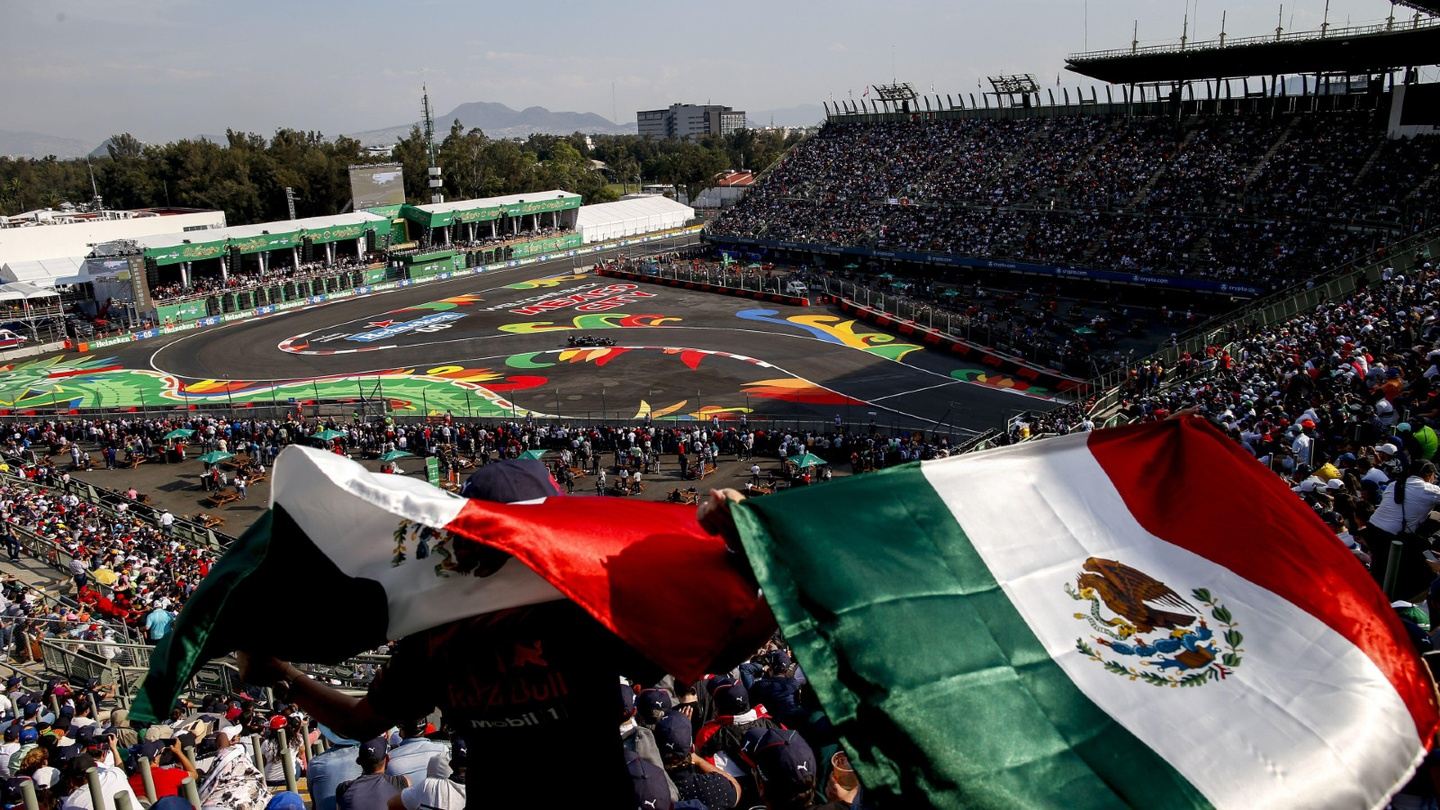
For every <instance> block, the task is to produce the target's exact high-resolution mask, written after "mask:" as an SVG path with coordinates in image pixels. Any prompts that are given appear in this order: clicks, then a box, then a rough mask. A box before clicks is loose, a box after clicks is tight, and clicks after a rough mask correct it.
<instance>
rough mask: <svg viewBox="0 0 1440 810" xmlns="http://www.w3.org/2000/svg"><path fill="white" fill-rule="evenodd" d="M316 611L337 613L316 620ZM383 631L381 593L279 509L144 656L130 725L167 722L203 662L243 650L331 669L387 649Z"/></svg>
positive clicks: (204, 583)
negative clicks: (145, 666) (146, 662)
mask: <svg viewBox="0 0 1440 810" xmlns="http://www.w3.org/2000/svg"><path fill="white" fill-rule="evenodd" d="M317 605H336V606H338V607H337V608H336V609H335V610H333V611H330V612H328V613H327V612H325V611H323V610H322V611H319V612H318V613H317V612H316V606H317ZM388 623H389V607H388V600H387V599H386V596H385V589H384V588H383V587H381V585H380V583H378V582H376V581H374V580H371V579H364V578H361V577H352V576H350V575H348V574H346V573H345V572H344V571H342V570H341V569H340V567H339V566H338V565H337V564H336V563H335V561H334V560H331V559H330V558H329V557H326V556H325V554H324V552H322V551H321V550H320V549H319V548H317V547H316V545H315V544H314V543H313V542H312V541H311V540H310V538H309V537H308V536H307V535H306V534H305V532H304V531H303V530H302V529H301V528H300V526H299V525H298V524H296V523H295V520H294V519H293V518H291V517H290V514H289V513H288V512H286V511H285V508H284V507H283V506H281V505H279V504H277V505H275V506H274V508H272V509H271V510H270V511H268V512H266V513H265V514H264V515H263V516H262V517H261V518H260V520H258V521H256V522H255V525H253V526H251V527H250V530H249V531H247V532H245V534H244V535H242V536H241V537H240V538H239V539H238V540H236V541H235V543H234V544H233V545H231V547H230V549H229V550H228V551H226V552H225V555H224V556H223V557H221V558H220V559H219V560H217V561H216V563H215V566H214V568H212V569H211V570H210V573H209V574H208V575H207V576H206V577H205V579H203V580H201V581H200V585H199V587H197V588H196V589H195V592H194V593H193V594H191V595H190V598H189V599H188V600H187V601H186V602H185V609H184V610H182V611H180V616H179V617H178V618H176V620H175V625H174V627H173V628H172V629H171V632H170V635H168V636H166V637H165V639H164V640H162V641H161V642H160V643H159V644H157V645H156V647H155V650H154V652H153V653H152V654H151V657H150V671H149V672H148V673H147V674H146V676H145V683H144V684H143V686H142V687H141V691H140V694H139V695H138V696H137V697H136V700H135V705H134V707H133V708H132V710H131V712H130V717H131V719H132V720H135V721H136V722H140V723H153V722H156V721H158V720H159V719H162V718H166V717H169V715H170V707H171V706H173V705H174V704H175V700H176V699H177V698H178V697H179V695H180V693H181V691H182V690H184V688H185V686H186V685H187V684H189V683H190V679H191V678H193V677H195V673H196V672H198V671H199V669H200V667H202V666H204V665H205V662H206V661H208V660H209V659H211V658H215V657H218V656H222V655H225V654H226V653H229V652H232V651H234V650H242V649H243V650H254V651H256V652H263V653H270V654H273V655H277V656H279V657H281V658H285V659H288V660H291V661H303V662H310V663H324V664H335V663H339V662H341V661H343V660H345V659H346V658H349V657H350V656H352V655H355V654H356V653H360V652H363V651H365V650H367V649H371V648H374V647H378V646H379V645H381V644H383V643H385V640H386V638H385V636H386V632H385V631H386V627H387V625H388ZM302 629H310V630H319V631H320V632H315V633H310V632H301V630H302Z"/></svg>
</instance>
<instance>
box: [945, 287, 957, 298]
mask: <svg viewBox="0 0 1440 810" xmlns="http://www.w3.org/2000/svg"><path fill="white" fill-rule="evenodd" d="M941 294H942V295H944V296H945V297H946V298H954V297H955V296H957V295H959V294H960V291H959V290H957V289H955V288H954V287H947V288H946V289H945V292H943V293H941Z"/></svg>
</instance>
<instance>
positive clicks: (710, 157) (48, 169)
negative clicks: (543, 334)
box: [0, 121, 799, 224]
mask: <svg viewBox="0 0 1440 810" xmlns="http://www.w3.org/2000/svg"><path fill="white" fill-rule="evenodd" d="M798 140H799V136H798V135H791V136H788V137H787V136H785V135H783V134H781V133H779V132H769V131H751V130H741V131H739V132H736V133H732V134H730V135H727V136H723V137H721V136H711V137H707V138H704V139H701V140H696V141H657V140H647V139H644V138H641V137H639V136H637V135H593V136H589V138H588V139H587V136H585V135H582V134H580V133H575V134H573V135H566V136H556V135H532V136H530V137H529V138H528V139H526V140H523V141H520V140H510V139H492V138H488V137H486V135H485V133H483V132H481V131H480V130H479V129H469V130H466V129H465V128H464V127H462V126H461V125H460V122H459V121H455V122H454V123H453V124H452V125H451V127H450V130H449V132H448V133H447V134H446V135H445V136H444V138H443V139H442V140H440V142H439V143H437V144H436V150H437V152H438V157H439V160H440V165H441V166H442V167H443V169H444V179H445V197H446V199H474V198H479V197H495V196H500V195H504V194H519V193H523V192H527V191H541V190H546V189H552V188H559V189H564V190H566V191H571V192H574V193H577V194H580V195H581V196H582V197H584V200H585V203H586V204H591V203H598V202H609V201H611V200H615V199H617V198H618V197H619V196H620V194H621V193H622V192H624V191H627V190H629V191H635V190H638V189H636V188H635V187H634V185H635V184H636V183H638V182H641V181H643V182H644V183H647V184H648V183H661V184H674V185H676V186H679V187H683V188H684V189H686V190H687V191H688V192H689V194H690V195H691V197H692V198H693V197H694V195H695V194H697V193H698V192H699V191H700V189H702V188H705V187H706V186H708V185H709V184H710V182H711V180H712V179H713V177H714V176H715V175H716V174H717V173H719V172H721V171H724V170H726V169H741V168H743V169H751V170H754V171H759V170H761V169H763V168H765V167H766V166H769V165H770V164H771V163H773V162H774V161H775V160H776V159H777V158H778V157H779V156H780V155H781V154H783V153H784V152H785V150H786V149H788V148H790V147H791V146H792V145H794V143H795V142H797V141H798ZM427 152H428V150H427V148H426V144H425V138H424V135H423V134H422V133H421V131H420V128H419V127H415V128H413V129H411V131H410V133H409V134H408V135H406V136H405V137H403V138H401V139H400V140H399V141H398V142H397V143H396V144H395V147H394V150H393V153H392V154H391V155H381V156H375V155H371V154H369V153H368V152H367V151H366V150H365V149H364V148H363V147H362V146H361V144H360V142H359V141H357V140H355V139H354V138H349V137H346V136H343V135H342V136H339V137H336V138H326V137H325V136H323V135H322V134H320V133H318V132H302V131H299V130H293V129H281V130H278V131H277V132H276V133H275V134H274V135H273V136H271V137H270V138H268V139H267V138H265V137H264V136H261V135H257V134H253V133H248V132H237V131H234V130H229V131H227V132H226V133H225V138H224V142H223V143H217V142H214V141H210V140H204V139H195V140H180V141H172V142H170V143H164V144H146V143H142V142H141V141H140V140H139V139H137V138H135V137H134V136H132V135H130V134H128V133H124V134H120V135H116V136H114V137H112V138H111V139H110V140H109V141H108V142H107V145H106V150H105V154H104V155H101V156H97V157H92V158H90V159H86V158H76V159H68V160H61V159H58V158H56V157H53V156H51V157H46V158H39V159H35V158H6V157H0V213H5V214H11V215H13V214H16V213H20V212H23V211H30V210H34V209H37V208H55V207H58V206H59V205H60V204H61V203H65V202H71V203H76V204H80V203H83V202H87V201H89V200H90V199H91V197H92V196H93V195H94V194H95V193H98V194H99V195H100V196H101V198H102V199H103V200H104V203H105V207H106V208H114V209H120V208H148V207H156V206H181V207H190V208H206V209H215V210H221V211H224V212H225V217H226V221H227V222H229V223H231V224H246V223H255V222H266V221H271V220H280V219H285V218H287V217H288V216H289V213H288V208H287V203H286V200H285V188H286V187H287V186H288V187H291V188H293V189H294V190H295V193H296V195H297V199H296V201H295V210H296V215H297V216H301V217H306V216H321V215H327V214H335V213H338V212H340V211H342V210H346V206H347V205H349V203H350V180H349V173H348V168H349V167H350V166H352V165H361V164H373V163H385V162H391V161H395V162H399V163H400V164H402V165H403V167H404V170H405V194H406V197H407V199H408V200H409V201H410V202H412V203H423V202H428V201H429V198H430V192H429V189H428V188H427V186H426V168H427V166H428V165H429V158H428V155H427ZM592 161H602V162H603V164H604V166H603V167H597V166H596V165H595V164H594V163H593V162H592ZM627 186H628V188H627Z"/></svg>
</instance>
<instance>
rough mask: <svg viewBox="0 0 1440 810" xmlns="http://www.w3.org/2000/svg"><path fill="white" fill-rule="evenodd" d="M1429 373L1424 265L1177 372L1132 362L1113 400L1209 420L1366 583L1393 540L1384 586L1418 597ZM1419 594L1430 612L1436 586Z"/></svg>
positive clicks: (1439, 597) (1433, 317)
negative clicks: (1288, 489) (1340, 546)
mask: <svg viewBox="0 0 1440 810" xmlns="http://www.w3.org/2000/svg"><path fill="white" fill-rule="evenodd" d="M1437 380H1440V272H1437V270H1436V268H1435V267H1434V266H1433V265H1432V264H1430V263H1428V262H1427V263H1425V264H1423V265H1422V266H1420V267H1417V268H1415V269H1414V270H1412V271H1411V272H1409V273H1403V274H1402V273H1396V272H1393V271H1387V272H1386V273H1385V274H1384V276H1383V277H1382V279H1381V280H1380V281H1379V282H1378V283H1376V284H1374V285H1371V286H1367V287H1364V288H1361V289H1359V290H1357V291H1356V292H1354V293H1353V294H1351V295H1349V296H1348V297H1346V298H1344V299H1342V300H1339V301H1335V302H1331V303H1326V304H1322V305H1320V306H1319V307H1317V308H1316V309H1315V310H1314V311H1313V312H1308V313H1306V314H1304V315H1301V316H1298V317H1295V318H1293V319H1291V320H1289V321H1287V322H1284V323H1280V324H1276V325H1273V326H1269V327H1264V328H1253V329H1249V330H1247V331H1245V332H1244V333H1242V334H1239V335H1236V336H1235V338H1234V340H1232V341H1231V342H1229V343H1228V344H1226V345H1224V346H1222V345H1215V346H1211V347H1210V348H1209V349H1208V350H1207V351H1206V352H1205V355H1204V356H1203V357H1191V356H1188V355H1185V356H1182V357H1181V359H1180V361H1179V362H1178V363H1177V364H1176V367H1174V368H1162V367H1160V366H1159V365H1158V364H1153V363H1152V364H1149V365H1147V366H1145V367H1143V368H1138V369H1135V370H1133V371H1132V372H1131V374H1130V378H1129V380H1128V381H1127V382H1126V384H1125V386H1124V396H1125V400H1124V406H1125V410H1126V412H1127V413H1128V415H1130V416H1132V417H1134V418H1137V419H1141V420H1151V419H1163V418H1166V417H1168V416H1169V415H1171V414H1174V413H1176V412H1178V411H1182V410H1193V411H1194V412H1197V413H1199V414H1201V415H1203V416H1205V417H1207V418H1209V419H1211V420H1212V421H1213V422H1215V424H1217V425H1219V426H1220V427H1221V428H1222V429H1223V430H1225V431H1226V432H1227V433H1228V434H1229V435H1230V436H1232V437H1233V438H1234V439H1235V440H1236V441H1237V442H1239V443H1240V444H1241V445H1242V446H1243V447H1244V448H1245V449H1246V450H1247V451H1248V452H1249V453H1251V454H1253V455H1254V456H1255V457H1256V458H1258V459H1259V460H1260V461H1262V462H1263V463H1265V464H1267V465H1268V466H1270V467H1271V468H1272V469H1273V470H1275V471H1276V473H1277V474H1279V475H1281V476H1283V477H1284V478H1285V479H1286V480H1287V481H1288V482H1289V483H1290V485H1291V486H1292V487H1293V488H1294V489H1295V490H1296V492H1297V493H1298V494H1299V495H1300V497H1303V498H1304V499H1305V500H1306V502H1307V503H1309V504H1310V505H1311V506H1313V507H1314V508H1315V509H1316V511H1317V512H1318V513H1319V514H1320V515H1321V517H1323V518H1324V519H1325V520H1326V521H1327V522H1328V523H1329V524H1330V525H1331V526H1332V527H1334V529H1335V531H1336V533H1337V535H1339V537H1340V538H1341V540H1342V541H1343V542H1345V543H1346V544H1347V545H1349V546H1350V547H1351V548H1352V549H1354V550H1355V551H1356V553H1357V555H1360V556H1361V557H1362V559H1364V560H1365V561H1366V562H1367V563H1369V564H1370V565H1371V570H1372V573H1374V574H1375V575H1376V577H1377V579H1378V578H1380V577H1381V576H1383V574H1384V569H1385V558H1386V556H1387V554H1388V552H1389V549H1390V543H1391V542H1392V541H1393V540H1396V539H1399V540H1401V541H1402V542H1403V544H1404V548H1405V551H1404V556H1403V557H1402V565H1401V568H1400V581H1399V584H1398V586H1397V588H1396V590H1395V591H1394V594H1393V595H1394V596H1396V597H1397V598H1401V599H1416V600H1417V601H1423V600H1424V599H1425V598H1427V597H1426V596H1425V595H1424V594H1423V592H1424V591H1425V588H1426V586H1427V585H1429V584H1430V583H1431V581H1432V580H1433V579H1434V578H1435V574H1434V572H1433V571H1432V570H1431V567H1430V564H1429V563H1428V562H1427V561H1426V560H1425V559H1424V558H1423V556H1422V552H1423V551H1425V550H1428V549H1429V547H1430V540H1431V539H1432V538H1433V535H1434V530H1435V529H1436V528H1437V525H1436V524H1435V522H1434V521H1432V520H1431V511H1432V510H1433V509H1435V508H1436V507H1437V506H1440V487H1437V486H1435V485H1434V477H1435V476H1434V473H1435V467H1434V463H1435V457H1436V451H1437V446H1440V438H1437V434H1436V428H1435V426H1436V425H1440V387H1437ZM1402 482H1403V483H1402ZM1398 493H1403V495H1399V496H1398V497H1397V494H1398ZM1428 598H1429V599H1430V600H1431V611H1430V615H1432V616H1440V590H1433V591H1432V592H1431V595H1430V596H1429V597H1428ZM1426 643H1427V644H1428V642H1426ZM1427 648H1428V647H1427Z"/></svg>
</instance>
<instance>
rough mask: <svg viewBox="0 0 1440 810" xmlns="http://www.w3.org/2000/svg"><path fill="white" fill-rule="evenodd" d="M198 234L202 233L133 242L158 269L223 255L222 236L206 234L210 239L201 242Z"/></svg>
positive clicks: (223, 244)
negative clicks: (215, 236)
mask: <svg viewBox="0 0 1440 810" xmlns="http://www.w3.org/2000/svg"><path fill="white" fill-rule="evenodd" d="M200 233H204V232H203V231H201V232H191V233H176V234H168V235H161V236H147V237H143V238H141V239H137V240H135V241H136V244H137V245H139V246H140V247H141V249H142V250H143V251H144V254H145V258H146V259H147V260H149V261H153V262H154V263H155V264H156V265H157V266H160V267H164V266H166V265H171V264H181V263H183V262H200V261H205V260H206V259H218V258H220V257H221V256H223V255H225V248H226V247H227V245H228V243H227V242H226V240H225V238H224V237H223V236H222V237H221V238H218V239H217V238H214V235H215V233H216V232H212V233H209V234H207V236H211V237H212V238H210V239H205V240H201V239H200Z"/></svg>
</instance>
